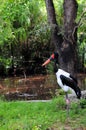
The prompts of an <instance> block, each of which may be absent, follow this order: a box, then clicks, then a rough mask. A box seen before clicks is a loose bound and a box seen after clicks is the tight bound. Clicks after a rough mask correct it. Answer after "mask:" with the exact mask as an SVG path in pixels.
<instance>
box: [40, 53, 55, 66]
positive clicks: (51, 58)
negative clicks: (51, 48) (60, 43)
mask: <svg viewBox="0 0 86 130" xmlns="http://www.w3.org/2000/svg"><path fill="white" fill-rule="evenodd" d="M54 58H55V55H54V53H53V54H52V55H51V56H50V58H49V59H48V60H46V61H45V62H44V63H43V64H42V66H46V65H47V64H49V63H50V61H51V60H53V59H54Z"/></svg>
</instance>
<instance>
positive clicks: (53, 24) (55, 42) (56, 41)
mask: <svg viewBox="0 0 86 130" xmlns="http://www.w3.org/2000/svg"><path fill="white" fill-rule="evenodd" d="M45 3H46V10H47V18H48V23H49V25H50V28H51V46H54V51H58V52H59V49H60V48H59V47H60V44H61V42H62V36H61V35H58V33H59V27H58V24H57V21H56V14H55V8H54V4H53V0H45Z"/></svg>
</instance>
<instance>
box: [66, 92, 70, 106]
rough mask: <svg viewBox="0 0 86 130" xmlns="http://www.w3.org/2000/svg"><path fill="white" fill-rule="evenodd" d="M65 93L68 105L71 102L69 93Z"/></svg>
mask: <svg viewBox="0 0 86 130" xmlns="http://www.w3.org/2000/svg"><path fill="white" fill-rule="evenodd" d="M65 93H66V104H70V100H69V98H68V93H67V92H65Z"/></svg>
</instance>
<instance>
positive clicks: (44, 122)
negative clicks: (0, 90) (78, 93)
mask: <svg viewBox="0 0 86 130" xmlns="http://www.w3.org/2000/svg"><path fill="white" fill-rule="evenodd" d="M75 104H76V103H75ZM76 105H78V104H76ZM75 109H76V107H74V105H73V106H72V108H71V109H70V115H69V118H70V121H69V123H68V124H69V125H68V126H69V127H70V129H76V128H79V127H81V126H82V127H83V128H84V127H86V118H85V113H86V108H84V109H81V108H78V106H77V111H78V113H76V112H75ZM67 120H68V119H67V113H66V109H65V102H64V98H63V97H58V98H54V99H52V100H51V101H49V102H23V101H21V102H19V101H16V102H14V101H12V102H7V101H2V100H1V101H0V128H1V129H2V130H10V129H11V130H14V129H21V130H22V129H24V130H26V129H28V130H46V129H48V128H50V127H52V128H53V124H56V125H55V127H56V128H57V129H64V128H65V125H67Z"/></svg>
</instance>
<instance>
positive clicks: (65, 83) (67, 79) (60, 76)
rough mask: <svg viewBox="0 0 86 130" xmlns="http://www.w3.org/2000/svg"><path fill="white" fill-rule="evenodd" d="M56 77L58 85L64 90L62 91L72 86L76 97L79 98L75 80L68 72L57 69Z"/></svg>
mask: <svg viewBox="0 0 86 130" xmlns="http://www.w3.org/2000/svg"><path fill="white" fill-rule="evenodd" d="M56 78H57V83H58V85H59V86H60V87H61V88H62V89H63V90H64V92H68V90H69V89H70V88H72V89H73V90H74V92H75V93H76V96H77V98H78V99H80V97H81V90H80V88H79V87H78V86H77V80H76V79H75V78H74V77H73V76H71V75H70V73H68V72H66V71H64V70H62V69H58V70H57V72H56Z"/></svg>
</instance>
